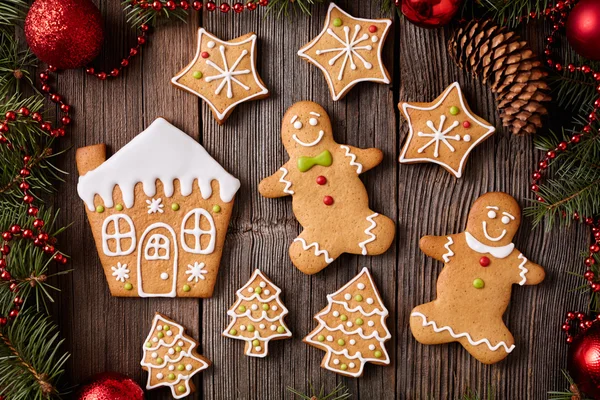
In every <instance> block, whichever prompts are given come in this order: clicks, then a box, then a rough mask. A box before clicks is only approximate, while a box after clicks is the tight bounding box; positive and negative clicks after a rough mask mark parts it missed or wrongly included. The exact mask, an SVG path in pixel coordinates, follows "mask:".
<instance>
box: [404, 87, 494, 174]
mask: <svg viewBox="0 0 600 400" xmlns="http://www.w3.org/2000/svg"><path fill="white" fill-rule="evenodd" d="M454 89H456V90H458V98H459V100H460V105H461V109H462V110H463V111H464V112H465V113H466V114H467V116H468V117H469V118H470V119H472V120H473V121H474V122H475V123H477V124H478V125H480V126H481V127H483V128H485V129H487V130H488V131H487V132H486V133H485V134H483V135H482V136H481V137H480V138H479V139H477V140H476V141H474V142H472V143H471V146H470V147H469V148H468V149H467V151H465V154H464V155H463V157H462V159H461V160H460V164H459V167H458V171H457V170H455V169H453V168H452V167H451V166H449V165H448V164H446V163H445V162H443V161H441V160H437V159H432V158H410V159H407V158H405V156H406V152H407V151H408V148H409V146H408V143H409V142H410V141H411V140H412V138H413V136H414V135H415V132H414V129H413V125H412V122H411V119H410V114H409V113H408V109H409V108H412V109H415V110H421V111H431V110H435V109H436V108H438V107H439V106H440V105H441V104H442V103H443V102H444V101H445V100H446V98H447V97H448V96H449V95H450V92H452V90H454ZM402 111H403V112H404V115H405V116H406V120H407V123H408V128H409V131H408V139H407V140H406V144H405V145H404V148H403V149H402V153H401V154H400V160H399V161H400V162H401V163H412V162H416V161H424V162H432V163H435V164H438V165H441V166H443V167H444V168H447V169H448V170H449V171H452V173H453V174H454V176H456V177H457V178H460V177H461V176H462V171H463V168H464V165H465V162H466V160H467V157H468V156H469V153H470V152H471V150H473V149H474V148H475V146H477V145H478V144H479V143H480V142H482V141H483V140H485V139H486V138H487V137H488V136H490V135H491V134H492V133H494V132H495V131H496V128H494V127H493V126H491V125H486V124H483V123H481V122H480V121H479V119H478V118H476V117H475V116H474V115H473V114H472V113H471V112H470V111H469V108H468V107H467V105H466V104H465V99H464V97H463V93H462V89H461V88H460V85H459V84H458V82H454V83H453V84H452V85H450V86H448V88H447V89H446V91H445V92H444V94H443V95H442V96H441V98H440V100H439V101H438V102H437V103H435V104H434V105H432V106H429V107H419V106H415V105H412V104H409V103H403V104H402Z"/></svg>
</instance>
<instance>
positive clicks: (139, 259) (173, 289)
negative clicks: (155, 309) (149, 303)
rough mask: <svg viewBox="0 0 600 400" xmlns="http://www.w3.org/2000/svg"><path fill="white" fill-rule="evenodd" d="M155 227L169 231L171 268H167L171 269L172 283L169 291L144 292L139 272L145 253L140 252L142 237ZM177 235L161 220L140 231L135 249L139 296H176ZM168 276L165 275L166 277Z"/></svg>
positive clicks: (142, 242)
mask: <svg viewBox="0 0 600 400" xmlns="http://www.w3.org/2000/svg"><path fill="white" fill-rule="evenodd" d="M156 228H164V229H166V230H168V231H169V233H170V234H171V239H172V242H173V243H174V244H173V269H172V270H169V271H172V274H173V275H172V279H173V284H172V285H171V291H170V292H167V293H146V292H144V289H143V281H142V275H143V274H142V273H141V266H142V254H145V251H144V252H142V244H144V239H145V238H146V235H147V234H148V233H150V232H151V231H152V230H153V229H156ZM176 238H177V235H176V234H175V231H174V230H173V228H171V227H170V226H169V225H167V224H165V223H163V222H155V223H153V224H151V225H150V226H148V227H147V228H146V230H145V231H144V233H142V236H141V237H140V240H139V242H138V251H137V254H138V255H137V281H138V295H139V296H140V297H176V296H177V277H178V273H177V269H178V264H177V262H178V250H179V248H178V246H177V239H176ZM168 278H169V277H167V279H168Z"/></svg>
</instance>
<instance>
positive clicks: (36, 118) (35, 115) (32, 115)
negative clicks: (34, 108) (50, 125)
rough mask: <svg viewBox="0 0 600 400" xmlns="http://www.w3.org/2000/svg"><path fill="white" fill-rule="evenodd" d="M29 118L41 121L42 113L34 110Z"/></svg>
mask: <svg viewBox="0 0 600 400" xmlns="http://www.w3.org/2000/svg"><path fill="white" fill-rule="evenodd" d="M31 119H33V120H34V121H36V122H41V121H42V114H40V113H39V112H34V113H33V114H31Z"/></svg>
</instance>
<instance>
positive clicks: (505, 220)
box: [502, 215, 510, 225]
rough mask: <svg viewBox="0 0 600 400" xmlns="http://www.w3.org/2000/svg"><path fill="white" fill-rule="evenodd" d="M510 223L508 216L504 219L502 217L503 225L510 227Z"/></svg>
mask: <svg viewBox="0 0 600 400" xmlns="http://www.w3.org/2000/svg"><path fill="white" fill-rule="evenodd" d="M509 222H510V218H509V217H507V216H506V215H505V216H504V217H502V223H503V224H504V225H508V223H509Z"/></svg>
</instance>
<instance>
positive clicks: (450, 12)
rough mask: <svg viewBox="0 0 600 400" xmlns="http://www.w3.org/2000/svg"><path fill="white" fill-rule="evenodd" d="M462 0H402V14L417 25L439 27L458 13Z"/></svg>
mask: <svg viewBox="0 0 600 400" xmlns="http://www.w3.org/2000/svg"><path fill="white" fill-rule="evenodd" d="M461 4H462V0H402V6H401V11H402V14H404V16H405V17H406V19H408V20H409V21H410V22H412V23H413V24H415V25H418V26H421V27H424V28H439V27H440V26H444V25H446V24H447V23H448V22H450V20H451V19H452V17H454V15H455V14H456V12H457V11H458V9H459V8H460V6H461Z"/></svg>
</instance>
